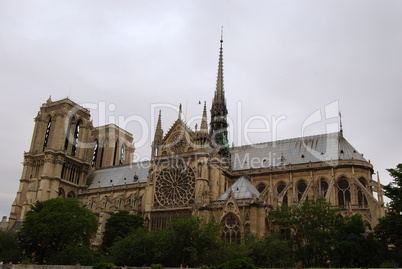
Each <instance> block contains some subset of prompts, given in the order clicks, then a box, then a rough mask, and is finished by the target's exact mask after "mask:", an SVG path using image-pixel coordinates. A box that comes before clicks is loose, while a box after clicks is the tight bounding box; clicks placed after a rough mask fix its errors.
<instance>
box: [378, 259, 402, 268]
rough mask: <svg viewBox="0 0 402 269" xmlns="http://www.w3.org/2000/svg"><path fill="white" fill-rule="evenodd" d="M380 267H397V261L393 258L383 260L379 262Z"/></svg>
mask: <svg viewBox="0 0 402 269" xmlns="http://www.w3.org/2000/svg"><path fill="white" fill-rule="evenodd" d="M380 268H399V263H398V262H397V261H394V260H387V261H383V262H382V263H381V264H380Z"/></svg>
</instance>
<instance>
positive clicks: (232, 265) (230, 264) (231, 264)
mask: <svg viewBox="0 0 402 269" xmlns="http://www.w3.org/2000/svg"><path fill="white" fill-rule="evenodd" d="M211 269H257V267H255V265H254V264H252V263H250V262H248V261H246V260H245V259H236V260H231V261H227V262H225V263H223V264H221V265H219V266H216V267H211Z"/></svg>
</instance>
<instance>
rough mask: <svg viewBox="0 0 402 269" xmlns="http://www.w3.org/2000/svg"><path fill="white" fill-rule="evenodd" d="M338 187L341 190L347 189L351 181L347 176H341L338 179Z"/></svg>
mask: <svg viewBox="0 0 402 269" xmlns="http://www.w3.org/2000/svg"><path fill="white" fill-rule="evenodd" d="M338 187H339V189H341V190H346V189H347V188H349V181H347V180H346V179H345V178H341V179H340V180H339V181H338Z"/></svg>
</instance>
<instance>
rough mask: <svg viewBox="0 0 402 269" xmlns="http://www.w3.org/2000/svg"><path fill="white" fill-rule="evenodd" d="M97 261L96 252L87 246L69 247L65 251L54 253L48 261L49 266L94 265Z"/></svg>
mask: <svg viewBox="0 0 402 269" xmlns="http://www.w3.org/2000/svg"><path fill="white" fill-rule="evenodd" d="M94 261H95V252H94V251H93V250H91V249H90V248H88V247H87V246H77V245H72V244H70V245H67V246H66V247H65V248H64V249H62V250H61V251H59V252H56V253H54V254H53V255H52V256H51V257H49V259H48V260H46V263H47V264H55V265H57V264H63V265H74V264H77V263H79V264H81V265H92V264H94Z"/></svg>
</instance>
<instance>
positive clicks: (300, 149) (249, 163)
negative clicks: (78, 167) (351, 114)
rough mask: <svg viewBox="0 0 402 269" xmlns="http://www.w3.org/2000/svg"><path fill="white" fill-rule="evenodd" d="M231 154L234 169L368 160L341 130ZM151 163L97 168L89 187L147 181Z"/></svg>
mask: <svg viewBox="0 0 402 269" xmlns="http://www.w3.org/2000/svg"><path fill="white" fill-rule="evenodd" d="M231 157H232V170H233V171H238V170H248V169H251V168H252V169H259V168H267V167H278V166H283V165H289V164H293V165H295V164H303V163H309V162H312V163H318V162H330V161H336V160H359V161H364V162H367V161H366V159H365V158H364V157H363V155H362V154H360V153H359V152H357V150H356V149H355V148H354V147H353V146H352V145H351V144H350V143H349V142H348V141H347V140H346V139H345V138H344V137H343V135H342V134H341V133H330V134H321V135H315V136H307V137H298V138H293V139H286V140H279V141H274V142H265V143H260V144H253V145H247V146H241V147H235V148H233V149H232V156H231ZM149 164H150V163H149V161H145V162H137V163H132V164H130V165H123V166H116V167H109V168H101V169H97V170H95V171H94V172H93V173H92V174H91V175H90V176H89V177H88V180H87V186H88V189H96V188H106V187H111V186H124V185H125V184H126V185H129V184H138V183H145V182H147V177H148V169H149ZM240 179H242V178H240ZM240 179H239V182H238V183H239V184H240V183H242V185H241V187H242V188H243V187H247V186H246V185H247V184H246V183H247V182H246V183H244V180H240ZM250 184H251V182H250ZM257 192H258V191H257ZM235 193H236V192H235ZM247 193H249V194H250V193H254V192H253V191H251V192H250V190H249V188H247ZM258 194H259V193H258ZM226 196H227V195H226ZM235 196H236V195H235ZM257 196H258V195H257ZM236 198H237V197H236Z"/></svg>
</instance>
